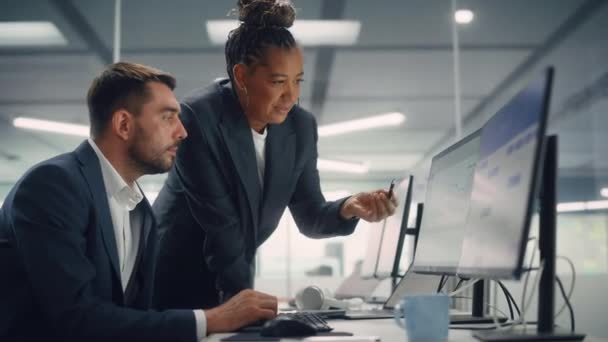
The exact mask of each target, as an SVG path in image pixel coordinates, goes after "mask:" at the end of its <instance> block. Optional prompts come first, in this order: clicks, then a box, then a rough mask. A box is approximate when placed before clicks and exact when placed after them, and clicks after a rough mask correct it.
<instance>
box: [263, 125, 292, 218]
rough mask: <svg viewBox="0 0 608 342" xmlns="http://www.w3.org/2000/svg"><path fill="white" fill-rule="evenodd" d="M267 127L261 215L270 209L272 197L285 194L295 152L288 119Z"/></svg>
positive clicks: (277, 197) (276, 197) (275, 197)
mask: <svg viewBox="0 0 608 342" xmlns="http://www.w3.org/2000/svg"><path fill="white" fill-rule="evenodd" d="M267 129H268V138H267V140H266V168H265V173H264V202H263V207H262V217H265V216H266V212H267V211H268V210H271V209H272V205H271V204H272V201H273V200H274V199H279V198H282V197H284V196H285V194H286V192H287V187H288V186H289V182H290V181H291V173H292V171H293V168H294V163H295V154H296V135H295V132H294V131H293V130H292V129H291V126H290V125H289V119H287V120H286V121H285V122H284V123H283V124H281V125H272V126H271V125H269V126H268V128H267Z"/></svg>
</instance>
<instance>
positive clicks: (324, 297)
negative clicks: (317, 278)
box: [296, 285, 363, 310]
mask: <svg viewBox="0 0 608 342" xmlns="http://www.w3.org/2000/svg"><path fill="white" fill-rule="evenodd" d="M362 304H363V300H362V299H361V298H352V299H346V300H338V299H335V298H332V297H331V296H330V294H329V291H327V290H326V291H323V290H322V289H321V288H320V287H318V286H315V285H311V286H307V287H305V288H303V289H302V290H300V291H298V293H297V294H296V307H297V308H298V309H299V310H327V309H329V308H336V309H344V310H346V309H354V308H357V307H360V306H361V305H362Z"/></svg>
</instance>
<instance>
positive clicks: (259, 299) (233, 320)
mask: <svg viewBox="0 0 608 342" xmlns="http://www.w3.org/2000/svg"><path fill="white" fill-rule="evenodd" d="M277 307H278V302H277V298H276V297H274V296H271V295H268V294H265V293H262V292H258V291H254V290H243V291H241V292H239V293H238V294H236V295H235V296H234V297H232V298H230V299H229V300H228V301H227V302H225V303H224V304H222V305H220V306H218V307H216V308H213V309H209V310H205V316H206V317H207V333H208V334H213V333H219V332H230V331H234V330H236V329H238V328H240V327H242V326H245V325H247V324H250V323H252V322H255V321H259V320H269V319H273V318H274V317H276V315H277Z"/></svg>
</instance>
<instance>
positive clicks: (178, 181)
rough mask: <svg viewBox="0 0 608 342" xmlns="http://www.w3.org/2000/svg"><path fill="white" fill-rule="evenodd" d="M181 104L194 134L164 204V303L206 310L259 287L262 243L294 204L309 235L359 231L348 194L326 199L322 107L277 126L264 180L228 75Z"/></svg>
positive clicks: (159, 281)
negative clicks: (343, 214) (350, 216)
mask: <svg viewBox="0 0 608 342" xmlns="http://www.w3.org/2000/svg"><path fill="white" fill-rule="evenodd" d="M181 108H182V116H181V118H182V122H183V124H184V126H185V127H186V130H187V131H188V138H187V139H186V140H185V141H184V142H183V143H182V145H181V146H180V148H179V150H178V154H177V161H176V164H175V167H174V168H173V169H172V170H171V171H170V173H169V177H168V179H167V181H166V183H165V185H164V187H163V189H162V190H161V192H160V194H159V196H158V198H157V200H156V202H155V203H154V210H155V212H156V214H157V218H158V220H159V227H160V230H161V231H162V232H163V234H164V236H163V238H162V240H161V247H160V256H159V260H158V267H157V274H156V286H155V289H156V292H155V300H156V302H157V304H158V305H159V307H161V308H166V307H179V308H193V307H204V308H206V307H210V306H214V305H217V303H218V302H221V301H224V300H226V299H227V298H229V297H231V296H232V295H234V294H236V293H237V292H238V291H240V290H242V289H245V288H252V287H253V277H254V258H255V253H256V249H257V248H258V247H259V246H260V245H261V244H262V243H263V242H264V241H266V239H268V237H269V236H270V235H271V234H272V232H273V231H274V230H275V229H276V227H277V225H278V223H279V219H280V218H281V216H282V214H283V212H284V211H285V208H286V207H287V206H289V209H290V210H291V213H292V214H293V217H294V219H295V222H296V224H297V226H298V228H299V230H300V231H301V232H302V233H303V234H305V235H307V236H309V237H313V238H322V237H330V236H336V235H347V234H350V233H352V232H353V230H354V228H355V225H356V223H357V220H343V219H342V218H340V216H339V211H340V207H341V205H342V203H343V201H344V200H345V199H343V200H339V201H336V202H326V201H325V199H324V197H323V195H322V193H321V190H320V184H319V173H318V171H317V145H316V144H317V125H316V122H315V119H314V117H313V116H312V114H310V113H308V112H306V111H304V110H303V109H302V108H300V107H298V106H296V107H294V108H293V109H292V110H291V111H290V112H289V114H288V116H287V119H286V120H285V121H284V122H283V123H281V124H278V125H269V126H268V127H267V129H268V135H267V140H266V152H265V153H266V156H265V160H266V167H265V176H264V187H263V188H262V187H261V185H260V182H259V179H258V171H257V162H256V157H255V150H254V145H253V139H252V135H251V128H250V127H249V124H248V122H247V119H246V117H245V115H244V114H243V112H242V110H241V107H240V105H239V103H238V102H237V99H236V96H235V94H234V92H233V90H232V88H231V85H230V82H229V81H228V80H221V81H217V82H216V83H214V84H213V85H211V86H210V87H209V88H207V89H199V90H197V91H195V92H194V93H192V94H191V95H189V96H187V97H186V98H185V99H184V101H183V102H182V105H181ZM201 290H202V291H201ZM211 291H212V292H211Z"/></svg>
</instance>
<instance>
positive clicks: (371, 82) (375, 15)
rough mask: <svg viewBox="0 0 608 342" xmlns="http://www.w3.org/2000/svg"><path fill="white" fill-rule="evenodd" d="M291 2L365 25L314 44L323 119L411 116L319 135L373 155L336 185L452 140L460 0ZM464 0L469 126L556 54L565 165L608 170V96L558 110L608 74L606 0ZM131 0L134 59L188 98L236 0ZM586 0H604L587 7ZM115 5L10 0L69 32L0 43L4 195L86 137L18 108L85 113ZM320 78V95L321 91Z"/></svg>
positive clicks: (4, 10) (217, 72)
mask: <svg viewBox="0 0 608 342" xmlns="http://www.w3.org/2000/svg"><path fill="white" fill-rule="evenodd" d="M294 2H295V4H296V7H297V8H298V9H299V10H298V18H303V19H319V18H336V17H337V18H344V19H355V20H360V21H361V24H362V29H361V35H360V37H359V41H358V43H357V44H356V45H355V46H352V47H335V48H333V47H328V48H305V66H304V70H305V79H306V82H305V86H304V89H303V92H302V97H301V105H302V106H304V107H305V108H309V109H313V110H315V113H314V114H315V115H316V116H317V118H318V120H319V123H320V124H323V123H332V122H339V121H342V120H348V119H353V118H358V117H364V116H368V115H371V114H376V113H382V112H389V111H401V112H403V113H405V115H406V116H407V120H406V122H405V124H404V125H403V126H400V127H396V128H388V129H381V130H376V131H369V132H364V133H358V134H353V135H344V136H335V137H322V138H320V140H319V153H320V155H321V156H322V157H324V158H335V159H340V160H352V161H358V162H366V163H368V164H369V165H370V173H369V174H368V175H344V174H337V173H325V172H323V173H322V174H321V178H322V180H323V181H324V183H325V185H326V187H327V188H328V189H331V188H338V187H341V186H343V185H344V184H345V182H350V183H351V184H361V187H368V186H370V184H374V185H375V184H384V182H386V180H387V179H389V178H392V177H395V176H401V175H405V174H407V173H410V172H414V173H416V172H417V174H418V175H420V176H422V177H419V178H424V175H425V173H424V170H423V169H424V166H425V165H427V164H425V163H424V161H428V159H429V157H431V156H432V155H433V154H434V153H436V152H438V150H439V149H440V148H442V147H444V146H446V144H448V143H449V142H451V141H453V137H452V134H453V133H452V132H453V127H454V109H453V103H454V99H453V89H454V86H453V64H452V50H451V49H452V43H451V41H452V31H451V22H450V11H451V7H450V1H448V0H382V1H369V0H306V1H304V0H294ZM458 2H459V4H460V5H461V7H467V8H470V9H472V10H473V11H474V12H475V14H476V17H475V20H474V21H473V23H472V24H471V25H469V26H465V27H461V28H460V29H459V35H460V42H461V44H462V50H461V54H460V59H461V64H460V67H461V88H462V112H463V115H464V118H465V127H464V128H465V132H467V131H471V130H473V129H476V128H478V127H479V125H480V124H481V123H483V121H484V120H485V119H486V118H487V117H489V116H490V115H491V114H492V113H494V112H495V110H496V108H499V107H500V106H501V105H502V104H504V102H505V101H507V100H508V98H509V96H511V95H512V94H513V93H514V92H515V91H516V90H517V88H518V87H521V86H522V85H523V84H524V83H525V82H526V80H527V79H529V78H530V77H531V76H533V75H534V73H535V72H537V71H538V70H540V68H541V67H542V66H544V65H546V64H548V63H553V64H555V65H556V67H557V79H556V86H555V91H554V100H553V105H552V107H553V109H554V111H555V112H556V113H558V112H559V113H561V114H555V120H554V123H553V124H552V128H551V129H552V130H553V131H556V132H559V133H560V136H561V143H562V155H560V165H561V166H562V168H563V170H562V172H563V174H564V175H569V176H573V177H574V176H576V177H594V178H595V179H604V177H605V178H607V179H608V177H606V176H607V175H608V165H606V161H607V160H608V156H606V153H607V152H606V147H605V146H606V145H607V143H608V141H607V140H606V138H604V137H603V133H600V132H601V131H600V130H599V129H598V127H603V128H608V122H607V120H606V119H605V118H606V117H607V116H608V114H607V113H606V111H607V109H608V104H607V103H606V101H605V100H601V99H600V100H599V101H598V100H596V99H594V100H593V101H589V105H587V106H583V107H582V109H581V108H577V109H576V110H562V109H563V108H568V107H567V106H566V105H567V104H568V101H570V102H572V101H573V100H572V98H573V96H575V95H577V94H578V95H577V96H579V97H580V96H583V95H584V94H586V93H585V89H586V88H588V87H589V86H590V85H592V84H594V82H597V80H598V77H600V76H601V75H603V74H605V73H606V72H607V69H608V65H606V63H605V61H606V60H608V26H607V24H606V23H608V6H603V4H601V2H602V1H597V0H596V1H593V0H587V1H585V0H535V1H530V0H509V1H499V0H476V1H474V0H459V1H458ZM604 2H605V1H604ZM122 3H123V14H122V15H123V21H122V25H123V32H122V48H123V50H122V58H123V59H124V60H130V61H137V62H140V63H145V64H150V65H153V66H155V67H158V68H160V69H163V70H166V71H169V72H171V73H172V74H174V75H175V76H176V78H177V80H178V87H177V89H176V94H177V95H178V97H181V96H183V95H184V94H186V93H187V92H189V91H191V90H192V89H194V88H197V87H201V86H205V85H206V84H208V83H209V82H211V81H212V80H213V79H215V78H217V77H223V76H225V62H224V56H223V48H222V47H218V46H213V45H211V43H210V42H209V40H208V38H207V34H206V32H205V25H204V23H205V21H206V20H208V19H225V18H226V14H227V13H228V11H229V10H230V8H232V7H233V6H234V4H235V3H236V0H234V1H233V0H230V1H225V0H223V1H217V0H214V1H201V0H174V1H166V0H123V1H122ZM582 6H589V7H593V6H595V7H594V9H593V11H588V12H589V13H581V12H577V11H579V10H580V9H581V8H584V7H582ZM66 8H68V9H66ZM70 8H71V9H72V10H70ZM113 11H114V1H109V0H108V1H99V0H3V1H2V2H1V3H0V21H16V20H48V21H52V22H54V23H55V24H56V25H57V26H58V28H59V29H60V30H61V31H62V33H63V34H64V35H65V36H66V38H67V39H68V41H69V44H68V45H67V46H65V47H58V48H57V47H55V48H18V49H12V48H0V89H2V91H0V166H1V167H0V196H1V195H2V188H1V185H2V184H5V185H6V184H11V183H12V182H14V181H15V180H16V179H17V178H18V177H19V176H20V175H21V174H22V173H23V172H24V171H25V170H26V169H27V168H28V167H29V166H31V165H33V164H34V163H36V162H38V161H41V160H43V159H45V158H48V157H50V156H52V155H54V154H57V153H60V152H63V151H69V150H71V149H73V148H74V147H75V146H76V145H77V144H78V143H79V142H80V141H81V139H80V138H74V137H64V136H58V135H53V134H46V133H33V132H27V131H23V130H18V129H16V128H14V127H12V125H11V124H10V122H11V119H12V118H14V117H15V116H18V115H27V116H32V117H39V118H46V119H54V120H61V121H69V122H75V123H84V124H86V123H87V122H88V116H87V112H86V105H85V95H86V91H87V89H88V86H89V84H90V82H91V80H92V79H93V77H94V76H95V75H96V73H98V72H99V71H100V70H101V69H102V67H103V65H104V64H105V63H106V62H107V61H108V60H107V58H108V54H109V53H111V47H112V37H113ZM577 13H578V14H577ZM560 30H561V31H560ZM556 32H557V33H559V37H557V38H556ZM104 58H105V59H104ZM598 88H599V91H600V92H601V89H605V88H603V87H602V86H601V85H600V86H596V87H595V88H594V89H595V91H598ZM319 89H321V90H322V91H321V93H322V95H323V96H321V97H319V96H318V94H315V91H317V92H318V90H319ZM605 93H608V92H605ZM581 94H583V95H581ZM600 97H601V96H600ZM604 97H605V94H604ZM480 105H483V106H482V107H480V108H478V107H479V106H480ZM421 170H422V171H421ZM162 180H163V177H162V176H161V177H148V178H146V181H145V183H146V184H149V187H150V188H158V187H159V184H160V183H162ZM351 190H352V191H357V190H359V189H358V188H357V186H353V187H352V189H351Z"/></svg>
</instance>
